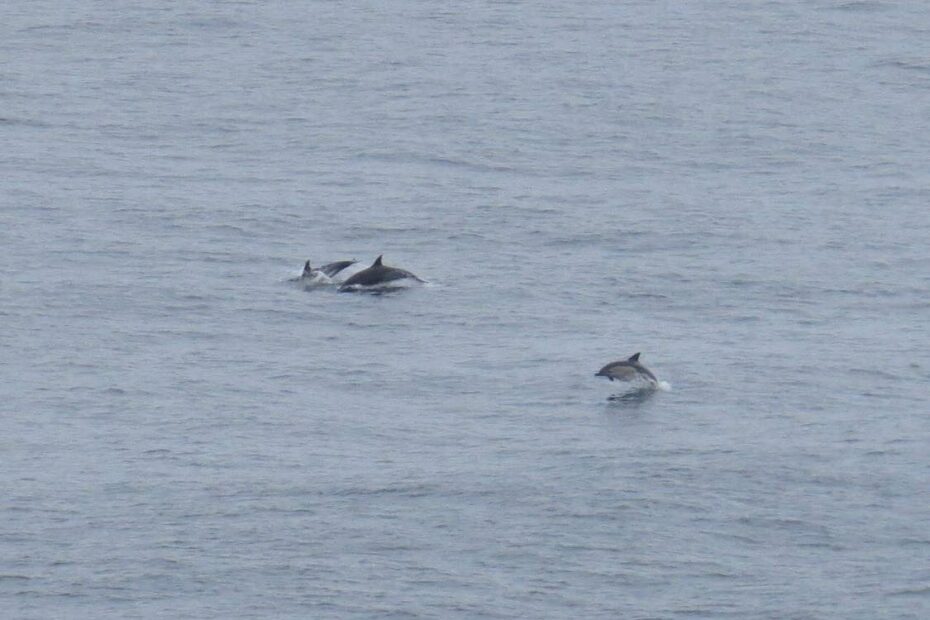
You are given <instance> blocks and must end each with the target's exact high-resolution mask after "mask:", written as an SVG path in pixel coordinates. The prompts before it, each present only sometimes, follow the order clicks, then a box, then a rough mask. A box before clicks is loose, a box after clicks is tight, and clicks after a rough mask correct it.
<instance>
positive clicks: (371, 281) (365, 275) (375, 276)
mask: <svg viewBox="0 0 930 620" xmlns="http://www.w3.org/2000/svg"><path fill="white" fill-rule="evenodd" d="M383 257H384V255H383V254H382V255H381V256H379V257H378V258H376V259H375V262H373V263H372V264H371V267H368V268H367V269H362V270H361V271H359V272H358V273H356V274H354V275H353V276H352V277H350V278H349V279H348V280H346V281H345V282H343V283H342V286H340V287H339V290H340V291H346V290H350V289H351V288H352V287H358V286H377V285H379V284H387V283H388V282H394V281H396V280H402V279H404V278H411V279H413V280H416V281H417V282H425V280H421V279H420V278H418V277H416V276H415V275H413V274H412V273H410V272H409V271H407V270H406V269H398V268H397V267H388V266H387V265H385V264H383V263H382V262H381V259H382V258H383Z"/></svg>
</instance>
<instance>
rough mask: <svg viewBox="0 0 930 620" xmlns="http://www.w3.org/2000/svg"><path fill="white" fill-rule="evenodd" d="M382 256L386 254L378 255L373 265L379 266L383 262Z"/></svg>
mask: <svg viewBox="0 0 930 620" xmlns="http://www.w3.org/2000/svg"><path fill="white" fill-rule="evenodd" d="M382 256H384V254H381V255H380V256H378V258H376V259H375V262H373V263H372V264H371V266H372V267H377V266H378V265H380V264H381V257H382Z"/></svg>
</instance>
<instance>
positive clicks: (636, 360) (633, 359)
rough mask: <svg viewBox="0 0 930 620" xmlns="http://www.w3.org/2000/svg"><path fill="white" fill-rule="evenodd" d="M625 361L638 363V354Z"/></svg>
mask: <svg viewBox="0 0 930 620" xmlns="http://www.w3.org/2000/svg"><path fill="white" fill-rule="evenodd" d="M627 361H628V362H638V361H639V353H634V354H633V355H631V356H630V359H628V360H627Z"/></svg>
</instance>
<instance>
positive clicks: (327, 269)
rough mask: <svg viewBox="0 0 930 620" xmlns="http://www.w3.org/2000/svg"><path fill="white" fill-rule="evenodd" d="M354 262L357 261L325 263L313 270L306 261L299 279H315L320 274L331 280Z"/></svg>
mask: <svg viewBox="0 0 930 620" xmlns="http://www.w3.org/2000/svg"><path fill="white" fill-rule="evenodd" d="M356 262H358V261H354V260H341V261H336V262H335V263H327V264H325V265H323V266H322V267H317V268H314V267H311V266H310V261H307V262H306V263H304V272H303V273H302V274H300V277H301V278H315V277H317V275H319V274H321V273H322V274H323V275H325V276H326V277H328V278H331V277H333V276H334V275H336V274H337V273H339V272H340V271H342V270H343V269H345V268H346V267H350V266H352V265H354V264H355V263H356Z"/></svg>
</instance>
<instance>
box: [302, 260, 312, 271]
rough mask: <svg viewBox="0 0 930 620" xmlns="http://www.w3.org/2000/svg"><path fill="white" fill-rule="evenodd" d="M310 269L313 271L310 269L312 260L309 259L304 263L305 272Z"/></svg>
mask: <svg viewBox="0 0 930 620" xmlns="http://www.w3.org/2000/svg"><path fill="white" fill-rule="evenodd" d="M308 271H312V270H311V269H310V261H307V262H306V263H304V273H307V272H308Z"/></svg>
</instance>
